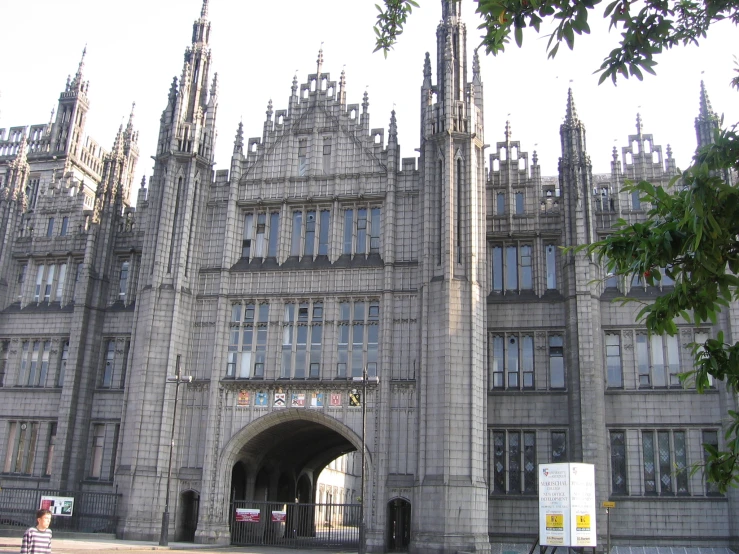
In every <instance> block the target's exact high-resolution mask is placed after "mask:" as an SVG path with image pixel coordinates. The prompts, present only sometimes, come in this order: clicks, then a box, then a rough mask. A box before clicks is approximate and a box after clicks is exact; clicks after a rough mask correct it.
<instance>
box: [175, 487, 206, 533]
mask: <svg viewBox="0 0 739 554" xmlns="http://www.w3.org/2000/svg"><path fill="white" fill-rule="evenodd" d="M199 510H200V494H198V493H197V492H195V491H185V492H183V493H182V494H180V502H179V509H178V513H177V527H176V529H175V540H176V541H178V542H195V531H197V529H198V513H199Z"/></svg>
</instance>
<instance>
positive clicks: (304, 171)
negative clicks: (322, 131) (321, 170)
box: [298, 139, 308, 177]
mask: <svg viewBox="0 0 739 554" xmlns="http://www.w3.org/2000/svg"><path fill="white" fill-rule="evenodd" d="M306 175H308V140H307V139H300V140H298V176H299V177H305V176H306Z"/></svg>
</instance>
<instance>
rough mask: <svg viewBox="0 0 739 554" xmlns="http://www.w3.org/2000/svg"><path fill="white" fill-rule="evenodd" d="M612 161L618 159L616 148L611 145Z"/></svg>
mask: <svg viewBox="0 0 739 554" xmlns="http://www.w3.org/2000/svg"><path fill="white" fill-rule="evenodd" d="M613 161H614V162H617V161H618V150H617V149H616V147H615V146H614V147H613Z"/></svg>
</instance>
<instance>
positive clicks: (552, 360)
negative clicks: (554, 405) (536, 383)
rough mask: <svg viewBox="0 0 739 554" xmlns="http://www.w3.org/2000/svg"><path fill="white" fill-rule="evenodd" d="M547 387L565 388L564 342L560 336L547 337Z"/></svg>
mask: <svg viewBox="0 0 739 554" xmlns="http://www.w3.org/2000/svg"><path fill="white" fill-rule="evenodd" d="M549 386H550V387H551V388H553V389H563V388H565V358H564V340H563V338H562V335H550V336H549Z"/></svg>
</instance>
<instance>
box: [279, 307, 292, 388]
mask: <svg viewBox="0 0 739 554" xmlns="http://www.w3.org/2000/svg"><path fill="white" fill-rule="evenodd" d="M294 325H295V304H285V316H284V319H283V327H282V371H281V373H280V377H282V378H283V379H289V378H290V377H291V376H292V367H293V366H292V359H293V328H294Z"/></svg>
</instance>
